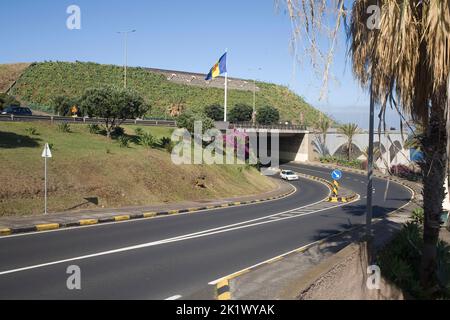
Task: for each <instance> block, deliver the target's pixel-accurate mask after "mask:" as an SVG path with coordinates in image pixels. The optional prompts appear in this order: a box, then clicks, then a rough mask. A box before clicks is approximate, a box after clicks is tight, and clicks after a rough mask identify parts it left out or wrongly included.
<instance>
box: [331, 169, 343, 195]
mask: <svg viewBox="0 0 450 320" xmlns="http://www.w3.org/2000/svg"><path fill="white" fill-rule="evenodd" d="M331 178H332V179H333V197H332V202H338V201H339V200H338V195H339V182H338V181H339V180H341V179H342V171H341V170H337V169H336V170H333V172H332V173H331Z"/></svg>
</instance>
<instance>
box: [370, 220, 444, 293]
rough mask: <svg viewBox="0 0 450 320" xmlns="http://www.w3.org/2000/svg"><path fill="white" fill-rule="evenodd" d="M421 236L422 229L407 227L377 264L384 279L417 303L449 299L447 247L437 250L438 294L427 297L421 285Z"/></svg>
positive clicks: (381, 254) (408, 224)
mask: <svg viewBox="0 0 450 320" xmlns="http://www.w3.org/2000/svg"><path fill="white" fill-rule="evenodd" d="M422 248H423V234H422V229H421V227H420V226H419V225H418V224H417V223H415V222H410V223H407V224H406V225H405V226H404V227H403V229H402V230H401V231H400V232H399V233H398V234H397V235H396V236H395V237H394V239H392V241H391V242H390V243H389V244H388V245H387V246H386V247H385V248H384V249H383V250H382V251H381V252H380V253H379V254H378V257H377V264H378V265H379V267H380V269H381V272H382V273H383V275H384V276H385V277H386V278H387V279H388V280H390V281H392V282H394V283H395V284H396V285H397V286H399V287H400V288H401V289H402V290H403V291H404V292H406V293H407V294H409V295H411V296H412V297H413V298H417V299H431V298H438V299H439V298H440V299H448V298H449V297H450V286H449V285H450V282H449V276H450V247H449V246H448V245H446V244H445V243H444V242H443V241H439V243H438V245H437V247H436V250H437V253H438V254H437V263H438V273H437V274H438V279H437V280H438V288H437V289H438V291H437V292H436V293H434V294H433V296H431V295H430V293H428V292H425V291H424V290H423V289H422V287H421V285H420V264H421V259H422Z"/></svg>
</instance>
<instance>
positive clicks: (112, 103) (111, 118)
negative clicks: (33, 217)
mask: <svg viewBox="0 0 450 320" xmlns="http://www.w3.org/2000/svg"><path fill="white" fill-rule="evenodd" d="M149 108H150V107H149V106H148V105H147V104H146V103H145V102H144V99H143V98H142V97H141V96H139V94H137V93H136V92H134V91H132V90H129V89H118V88H114V87H103V88H94V89H88V90H86V92H85V93H84V95H83V97H82V98H81V109H82V112H83V113H84V114H87V115H88V116H89V117H98V118H104V119H105V124H104V125H105V129H106V135H107V136H108V138H111V133H112V132H113V131H114V130H115V129H116V128H117V127H119V126H120V125H121V124H122V123H123V122H124V121H125V120H126V119H135V118H138V117H142V116H143V115H144V114H145V113H147V112H148V111H149Z"/></svg>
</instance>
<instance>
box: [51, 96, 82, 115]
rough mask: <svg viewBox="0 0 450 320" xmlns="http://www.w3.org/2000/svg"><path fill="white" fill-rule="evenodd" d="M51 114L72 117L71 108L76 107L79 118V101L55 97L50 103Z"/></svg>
mask: <svg viewBox="0 0 450 320" xmlns="http://www.w3.org/2000/svg"><path fill="white" fill-rule="evenodd" d="M51 104H52V108H53V112H54V113H55V114H57V115H60V116H63V117H66V116H73V115H74V114H73V113H72V108H73V107H77V111H78V112H77V113H76V114H77V115H78V116H81V111H80V109H79V108H78V106H79V101H78V99H75V98H68V97H66V96H63V95H61V96H56V97H54V98H53V99H52V101H51Z"/></svg>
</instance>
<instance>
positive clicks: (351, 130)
mask: <svg viewBox="0 0 450 320" xmlns="http://www.w3.org/2000/svg"><path fill="white" fill-rule="evenodd" d="M339 132H340V133H342V134H343V135H345V136H346V137H347V160H348V161H350V160H351V158H352V146H353V137H354V136H355V134H356V133H357V132H358V125H357V124H355V123H348V124H344V125H342V126H341V127H340V128H339Z"/></svg>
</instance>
